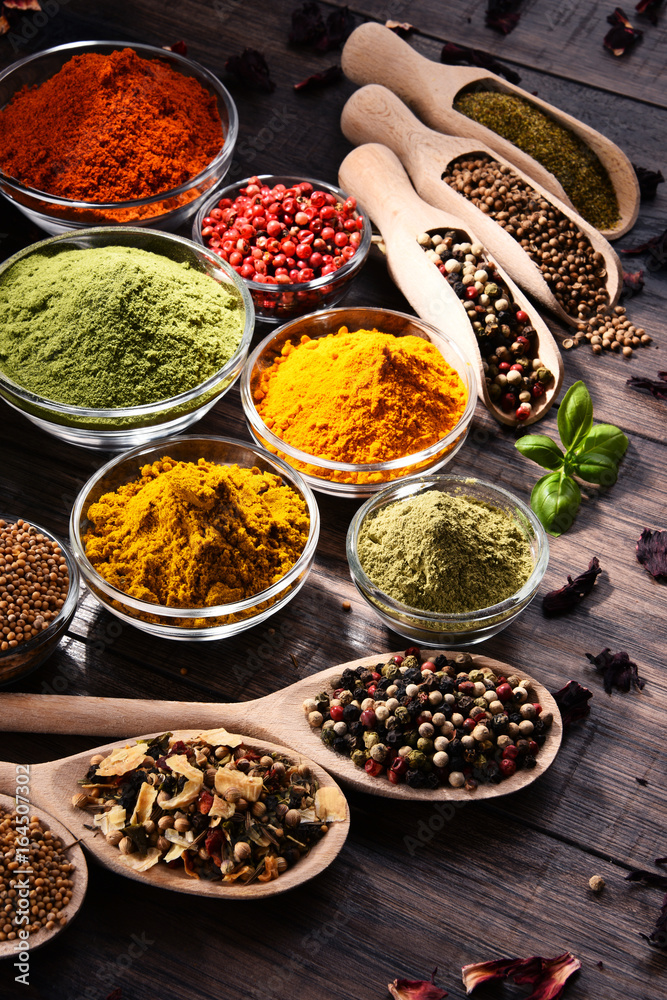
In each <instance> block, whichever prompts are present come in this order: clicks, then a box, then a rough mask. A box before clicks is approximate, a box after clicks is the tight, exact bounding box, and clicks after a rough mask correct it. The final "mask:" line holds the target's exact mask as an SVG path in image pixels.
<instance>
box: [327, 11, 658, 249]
mask: <svg viewBox="0 0 667 1000" xmlns="http://www.w3.org/2000/svg"><path fill="white" fill-rule="evenodd" d="M342 66H343V72H344V73H345V75H346V76H348V77H349V78H350V80H353V81H354V83H358V84H365V83H381V84H383V86H385V87H388V88H389V89H390V90H393V92H394V93H395V94H398V96H399V97H401V98H402V99H403V100H404V101H405V102H406V104H409V105H410V107H411V108H414V110H415V111H416V112H417V114H418V115H419V116H420V118H422V119H423V121H425V122H426V123H427V124H428V125H430V126H431V128H434V129H437V130H438V131H439V132H444V133H445V134H448V135H458V136H469V137H470V138H471V139H474V140H476V141H479V142H482V143H483V144H485V145H486V146H488V147H490V148H491V149H492V150H495V151H496V152H497V153H500V155H501V156H503V157H504V159H505V160H507V161H508V162H509V163H511V164H512V165H514V164H515V165H516V166H517V167H518V168H519V170H520V171H521V172H522V173H523V174H525V175H526V176H527V177H530V178H531V179H532V180H534V181H536V182H537V183H538V184H539V185H541V187H543V188H544V189H545V190H546V191H548V192H549V193H550V194H553V195H555V196H556V197H557V198H558V199H559V200H560V201H562V202H565V204H567V205H570V204H571V202H570V200H569V199H568V197H567V195H566V194H565V192H564V191H563V188H562V186H561V184H560V182H559V181H558V180H557V179H556V178H555V177H554V175H553V174H552V173H550V171H548V170H547V169H546V167H543V166H542V164H541V163H538V161H537V160H534V159H533V157H532V156H529V155H528V154H527V153H524V152H522V150H520V149H519V148H518V146H515V145H514V144H513V143H511V142H509V140H507V139H503V138H502V136H500V135H498V134H497V133H496V132H493V131H492V130H491V129H488V128H486V126H485V125H480V124H479V122H476V121H473V119H472V118H468V117H467V116H466V115H463V114H461V112H459V111H455V110H454V107H453V104H454V101H455V99H456V96H457V95H458V94H459V92H460V91H461V90H463V89H464V88H465V87H470V86H471V85H473V84H476V83H481V84H484V87H485V89H488V90H499V91H503V92H504V93H507V94H516V95H517V97H522V98H523V99H524V100H526V101H529V102H530V103H531V104H532V105H534V106H535V107H537V108H539V109H540V110H542V111H544V112H545V113H546V114H547V115H549V117H550V118H554V119H555V120H556V121H557V122H559V123H560V124H561V125H563V126H565V128H568V129H570V131H571V132H574V133H575V135H577V136H578V137H579V138H580V139H582V140H583V141H584V142H585V143H586V145H588V146H590V148H591V149H592V150H593V152H594V153H595V154H596V155H597V157H598V159H599V160H600V162H601V163H602V165H603V167H604V168H605V170H606V171H607V173H608V174H609V178H610V180H611V182H612V184H613V186H614V190H615V191H616V197H617V198H618V208H619V213H620V220H619V222H618V224H617V225H616V226H614V228H613V229H609V230H607V229H603V230H600V232H602V233H603V234H604V235H605V236H606V237H607V239H618V237H619V236H623V234H624V233H627V231H628V230H629V229H631V228H632V226H633V225H634V224H635V222H636V219H637V215H638V213H639V183H638V181H637V175H636V174H635V171H634V167H633V166H632V164H631V163H630V160H629V159H628V158H627V156H626V155H625V153H624V152H623V151H622V150H621V149H619V147H618V146H617V145H615V143H613V142H611V140H610V139H607V138H606V137H605V136H604V135H601V134H600V133H599V132H596V131H595V129H593V128H591V127H590V126H589V125H584V123H583V122H580V121H578V120H577V119H576V118H573V117H572V116H571V115H568V114H566V113H565V112H564V111H560V110H559V109H558V108H555V107H553V105H551V104H547V103H546V101H541V100H540V99H539V97H535V96H534V95H533V94H529V93H528V92H527V91H525V90H522V88H521V87H516V86H514V84H512V83H508V82H507V81H506V80H503V79H502V77H499V76H497V75H496V74H495V73H491V72H489V71H488V70H484V69H477V68H475V67H467V66H443V65H441V64H439V63H436V62H433V61H432V60H431V59H427V58H426V57H425V56H422V55H420V54H419V53H418V52H415V50H414V49H413V48H411V47H410V45H408V43H407V42H404V41H403V40H402V39H400V38H399V37H398V36H397V35H396V34H394V32H393V31H391V30H390V29H389V28H385V27H384V26H383V25H380V24H372V23H370V22H369V23H368V24H362V25H360V27H358V28H357V29H356V30H355V31H353V32H352V34H351V35H350V37H349V38H348V40H347V42H346V44H345V48H344V49H343V55H342ZM468 148H475V149H476V148H477V147H476V146H475V147H472V146H470V147H468Z"/></svg>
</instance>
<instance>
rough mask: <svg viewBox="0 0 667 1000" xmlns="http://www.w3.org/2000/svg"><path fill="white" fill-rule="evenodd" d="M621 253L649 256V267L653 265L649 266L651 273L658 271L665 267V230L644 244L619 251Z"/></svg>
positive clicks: (666, 230) (666, 241)
mask: <svg viewBox="0 0 667 1000" xmlns="http://www.w3.org/2000/svg"><path fill="white" fill-rule="evenodd" d="M621 253H627V254H630V255H634V254H639V253H648V254H650V255H651V258H652V261H651V265H653V266H651V265H649V269H650V270H651V271H659V270H660V268H662V267H667V229H665V230H664V232H662V233H660V235H659V236H652V237H651V239H650V240H647V241H646V243H640V244H639V245H638V246H636V247H630V248H629V249H628V250H621Z"/></svg>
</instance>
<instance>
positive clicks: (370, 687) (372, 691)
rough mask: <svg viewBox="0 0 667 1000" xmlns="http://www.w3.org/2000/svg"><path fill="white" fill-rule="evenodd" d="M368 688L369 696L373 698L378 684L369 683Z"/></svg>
mask: <svg viewBox="0 0 667 1000" xmlns="http://www.w3.org/2000/svg"><path fill="white" fill-rule="evenodd" d="M366 690H367V691H368V697H369V698H371V697H372V696H373V695H374V694H375V692H376V691H377V684H369V685H368V687H367V688H366Z"/></svg>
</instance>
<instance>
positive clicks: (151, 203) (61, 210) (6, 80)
mask: <svg viewBox="0 0 667 1000" xmlns="http://www.w3.org/2000/svg"><path fill="white" fill-rule="evenodd" d="M128 48H129V49H133V50H134V51H135V52H136V53H137V55H139V56H140V57H141V58H142V59H161V60H162V61H163V62H166V63H169V65H170V66H171V67H172V69H174V70H175V71H177V72H179V73H182V74H183V75H184V76H191V77H194V78H195V79H196V80H197V81H198V82H199V83H200V84H201V85H202V87H204V88H205V89H206V90H208V92H209V93H211V94H213V96H214V97H215V99H216V101H217V105H218V112H219V114H220V119H221V121H222V129H223V135H224V144H223V147H222V149H221V150H220V152H219V153H218V154H217V156H215V158H214V159H213V160H212V161H211V162H210V163H209V164H208V166H207V167H206V168H205V169H204V170H202V171H200V173H198V174H197V175H196V176H195V177H192V178H190V180H189V181H186V182H185V183H184V184H181V185H179V186H178V187H176V188H173V189H172V190H171V191H166V192H163V193H162V194H155V195H151V196H150V197H149V198H139V199H137V200H135V201H125V202H112V203H110V204H107V203H102V202H86V201H73V200H71V199H68V198H61V197H59V196H56V195H52V194H49V193H48V192H44V191H38V190H36V189H35V188H31V187H29V186H27V185H25V184H22V183H21V182H20V181H18V180H17V179H16V178H12V177H9V176H8V175H6V174H5V173H3V172H2V170H0V192H2V194H4V195H5V197H6V198H7V199H8V200H9V201H11V202H13V203H14V204H15V205H16V207H17V208H18V209H19V210H20V211H21V212H23V214H24V215H26V216H27V217H28V218H29V219H30V220H31V221H32V222H34V223H35V224H36V225H38V226H41V228H42V229H45V230H46V231H47V233H51V234H52V235H55V234H56V233H64V232H68V231H71V230H72V229H85V228H88V227H89V226H94V225H103V226H108V225H110V224H113V223H116V224H118V225H124V226H141V225H144V226H151V227H153V228H155V229H168V230H174V229H177V228H178V227H179V226H181V225H182V224H183V223H185V222H187V221H188V220H189V219H191V218H192V216H193V215H194V213H195V212H196V211H197V209H198V208H199V206H200V205H201V203H202V201H204V199H205V198H207V197H208V195H209V193H210V191H211V188H213V187H214V186H215V185H216V184H220V183H221V182H222V181H223V180H224V178H225V175H226V174H227V171H228V170H229V167H230V164H231V159H232V156H233V153H234V147H235V145H236V139H237V136H238V127H239V121H238V114H237V111H236V105H235V104H234V101H233V100H232V97H231V95H230V94H229V93H228V91H227V90H226V89H225V87H223V85H222V84H221V83H220V81H219V80H218V79H217V78H216V77H215V76H214V75H213V74H212V73H209V71H208V70H207V69H204V67H203V66H200V65H199V64H198V63H195V62H193V61H192V60H191V59H186V58H185V57H184V56H180V55H178V54H177V53H175V52H167V51H166V50H165V49H159V48H156V47H155V46H153V45H140V44H137V43H134V42H133V43H128V42H108V41H87V42H72V43H68V44H67V45H58V46H56V47H55V48H52V49H46V50H45V51H44V52H38V53H36V54H35V55H32V56H27V57H26V58H25V59H19V60H18V62H15V63H12V65H11V66H9V67H8V68H7V69H6V70H5V71H4V72H3V73H0V108H4V107H5V106H6V105H7V104H9V102H10V101H11V99H12V98H13V96H14V94H16V93H17V92H18V91H19V90H21V89H22V88H23V87H35V86H37V85H39V84H41V83H44V81H46V80H48V79H50V78H51V77H52V76H55V74H56V73H57V72H58V71H59V70H60V69H61V68H62V67H63V66H64V65H65V63H67V62H69V60H70V59H72V58H73V57H74V56H77V55H83V54H84V53H88V52H95V53H100V54H103V55H107V54H109V53H111V52H115V51H117V50H119V49H128ZM64 154H65V151H64V150H63V155H64Z"/></svg>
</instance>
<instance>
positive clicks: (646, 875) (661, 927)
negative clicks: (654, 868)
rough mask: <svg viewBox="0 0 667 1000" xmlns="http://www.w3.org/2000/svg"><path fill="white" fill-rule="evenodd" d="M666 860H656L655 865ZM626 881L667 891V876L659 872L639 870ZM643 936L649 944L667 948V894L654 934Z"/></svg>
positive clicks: (629, 875)
mask: <svg viewBox="0 0 667 1000" xmlns="http://www.w3.org/2000/svg"><path fill="white" fill-rule="evenodd" d="M666 860H667V858H656V859H655V863H656V864H661V863H663V862H664V861H666ZM625 880H626V882H641V883H642V884H643V885H646V886H650V887H651V888H655V889H665V890H667V875H662V874H660V873H659V872H649V871H643V870H642V869H641V868H638V869H634V870H633V871H631V872H630V873H629V874H628V875H626V876H625ZM641 936H642V937H643V938H644V940H645V941H648V943H649V944H652V945H655V946H656V947H658V948H665V947H667V893H666V894H665V897H664V899H663V901H662V906H661V908H660V915H659V916H658V919H657V920H656V922H655V926H654V928H653V930H652V932H651V933H650V934H642V935H641Z"/></svg>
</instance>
